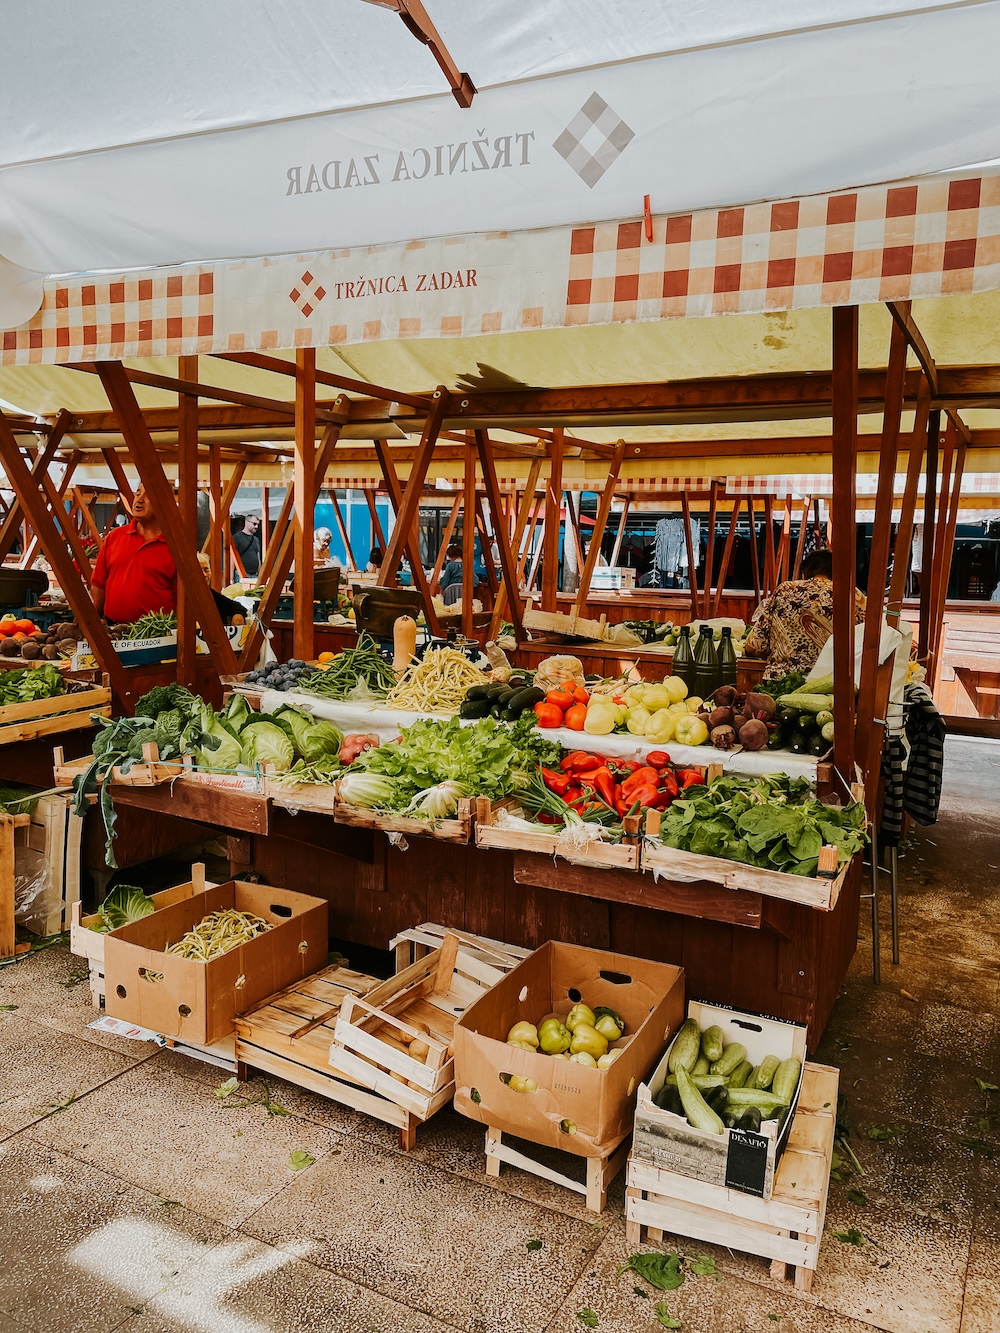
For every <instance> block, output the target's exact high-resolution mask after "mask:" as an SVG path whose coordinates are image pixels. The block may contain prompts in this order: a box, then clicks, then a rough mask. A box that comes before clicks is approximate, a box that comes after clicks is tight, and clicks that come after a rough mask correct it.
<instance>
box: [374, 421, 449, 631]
mask: <svg viewBox="0 0 1000 1333" xmlns="http://www.w3.org/2000/svg"><path fill="white" fill-rule="evenodd" d="M441 416H442V419H443V416H444V410H443V409H442V413H441ZM438 428H440V421H439V422H438ZM425 433H426V432H425ZM373 443H374V445H375V453H376V456H377V457H378V461H379V463H380V465H381V467H382V475H383V477H384V478H385V484H386V487H387V488H388V491H389V500H390V502H391V504H392V508H393V512H394V513H395V515H396V517H395V526H394V527H393V530H392V534H393V538H395V536H396V530H397V528H398V527H399V516H400V514H401V513H402V510H403V488H402V486H400V484H399V477H398V476H397V475H396V468H395V466H394V464H393V461H392V456H391V455H390V453H389V450H388V449H387V448H386V445H385V441H384V440H374V441H373ZM428 462H429V460H428ZM426 474H427V468H426V466H425V467H424V475H425V476H426ZM413 484H414V477H413V467H411V468H410V476H409V480H408V481H407V483H406V488H407V489H406V494H407V495H409V493H410V487H411V486H412V485H413ZM423 485H424V483H423V479H421V480H420V481H419V483H418V485H417V491H416V494H417V504H416V507H415V515H416V516H417V517H419V514H420V501H419V496H420V493H421V492H422V491H423ZM404 542H405V546H406V552H407V559H408V561H409V565H410V573H411V574H412V576H413V586H414V587H415V588H416V589H417V591H418V592H419V593H420V595H421V597H423V599H424V616H425V618H426V620H427V628H428V629H429V630H430V632H431V633H432V634H433V635H435V636H440V634H441V622H440V621H439V620H438V615H437V612H436V611H435V610H434V599H433V597H432V596H431V586H430V584H429V583H428V581H427V575H426V574H425V573H424V566H423V562H422V561H421V558H420V526H419V523H418V522H411V523H410V525H409V531H408V532H407V533H405V535H404ZM382 550H383V560H382V564H381V567H380V568H379V573H378V582H379V586H380V587H390V588H391V587H393V586H394V584H395V582H396V575H395V569H398V567H399V562H398V560H397V561H396V564H395V566H394V570H393V573H392V575H391V576H390V578H391V582H390V583H388V584H386V583H384V582H383V574H384V572H385V569H386V559H387V558H388V554H389V551H388V547H383V548H382Z"/></svg>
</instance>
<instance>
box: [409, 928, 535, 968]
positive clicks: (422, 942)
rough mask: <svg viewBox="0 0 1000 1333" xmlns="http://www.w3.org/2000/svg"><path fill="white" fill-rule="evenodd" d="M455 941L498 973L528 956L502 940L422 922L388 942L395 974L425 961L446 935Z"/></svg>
mask: <svg viewBox="0 0 1000 1333" xmlns="http://www.w3.org/2000/svg"><path fill="white" fill-rule="evenodd" d="M449 934H450V935H454V936H456V937H457V939H458V943H459V947H460V948H461V950H462V952H463V953H467V954H471V955H472V957H473V958H478V959H479V960H480V962H483V963H488V964H489V966H490V967H495V968H497V969H498V970H499V971H501V972H510V971H512V970H513V969H514V968H515V967H517V965H518V963H519V962H521V960H522V959H524V958H527V956H528V954H530V953H531V950H530V949H522V948H521V947H520V945H517V944H505V943H504V941H503V940H492V939H490V938H489V936H487V935H471V934H468V933H467V932H466V931H464V930H453V929H452V928H451V927H450V926H438V925H435V924H434V923H433V922H425V923H424V924H423V925H420V926H411V927H410V928H409V930H401V931H400V932H399V934H398V935H394V936H393V937H392V939H391V940H390V941H389V950H390V952H391V953H393V954H395V956H396V971H397V972H402V971H403V970H404V968H407V967H409V966H410V964H411V963H416V962H419V961H420V959H421V958H426V957H427V955H428V954H429V953H430V952H431V950H432V949H440V947H441V945H442V944H443V943H444V937H445V936H446V935H449Z"/></svg>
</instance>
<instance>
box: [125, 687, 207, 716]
mask: <svg viewBox="0 0 1000 1333" xmlns="http://www.w3.org/2000/svg"><path fill="white" fill-rule="evenodd" d="M195 702H197V703H198V704H200V703H201V700H200V699H197V700H196V696H195V695H193V694H192V693H191V691H190V690H188V689H185V687H184V686H183V685H177V684H174V685H154V687H153V688H152V689H151V690H150V691H149V693H148V694H144V695H143V696H142V698H141V699H140V700H139V702H138V703H137V704H136V706H135V711H136V716H137V717H158V716H159V715H160V713H165V712H169V711H170V710H171V709H173V708H179V709H181V710H182V711H183V712H184V713H185V714H186V713H188V712H190V710H191V706H192V704H194V703H195Z"/></svg>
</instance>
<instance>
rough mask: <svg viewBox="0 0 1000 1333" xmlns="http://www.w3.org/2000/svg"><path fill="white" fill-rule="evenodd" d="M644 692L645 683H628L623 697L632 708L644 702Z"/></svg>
mask: <svg viewBox="0 0 1000 1333" xmlns="http://www.w3.org/2000/svg"><path fill="white" fill-rule="evenodd" d="M645 693H646V687H645V685H630V686H629V687H628V689H627V690H626V691H625V694H624V696H623V697H624V699H625V702H626V703H627V704H628V705H629V707H630V708H632V707H634V706H635V705H636V704H641V703H643V702H644V696H645Z"/></svg>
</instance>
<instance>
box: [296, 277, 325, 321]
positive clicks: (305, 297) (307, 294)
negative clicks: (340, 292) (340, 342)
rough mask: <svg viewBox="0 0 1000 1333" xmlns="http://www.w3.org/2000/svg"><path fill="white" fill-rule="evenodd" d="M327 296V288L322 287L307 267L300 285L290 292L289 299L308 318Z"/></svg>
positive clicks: (300, 279)
mask: <svg viewBox="0 0 1000 1333" xmlns="http://www.w3.org/2000/svg"><path fill="white" fill-rule="evenodd" d="M324 296H326V288H325V287H321V286H320V285H319V283H318V282H317V281H316V279H315V278H314V277H313V275H312V274H311V273H310V272H309V270H308V269H306V271H305V273H303V274H302V277H301V278H299V282H298V286H296V287H293V288H292V290H291V291H290V292H289V293H288V299H289V300H290V301H291V302H292V304H293V305H296V306H298V308H299V309H300V310H301V311H302V313H303V315H305V317H306V319H308V318H309V316H310V315H311V314H312V313H313V311H314V310H315V309H316V307H317V306H318V305H319V303H320V301H322V300H323V298H324Z"/></svg>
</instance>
